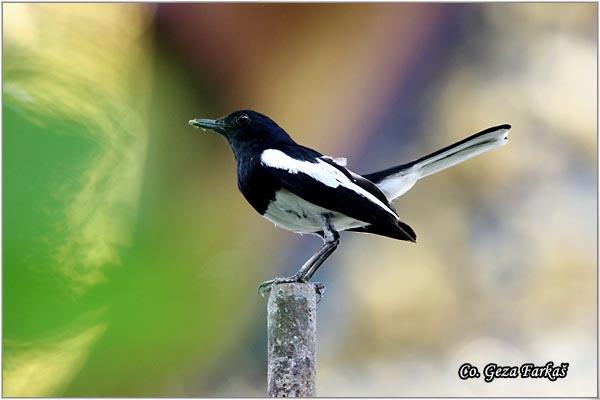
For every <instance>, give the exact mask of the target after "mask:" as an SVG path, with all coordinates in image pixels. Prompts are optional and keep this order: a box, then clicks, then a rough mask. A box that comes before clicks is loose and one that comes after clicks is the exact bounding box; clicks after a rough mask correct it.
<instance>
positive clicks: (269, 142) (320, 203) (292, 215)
mask: <svg viewBox="0 0 600 400" xmlns="http://www.w3.org/2000/svg"><path fill="white" fill-rule="evenodd" d="M189 124H190V125H192V126H194V127H198V128H203V129H211V130H213V131H215V132H217V133H219V134H221V135H223V136H224V137H225V138H226V139H227V141H228V142H229V144H230V145H231V148H232V150H233V153H234V155H235V159H236V161H237V178H238V187H239V189H240V191H241V192H242V194H243V195H244V197H245V198H246V200H247V201H248V202H249V203H250V204H251V205H252V207H254V209H255V210H256V211H258V213H259V214H261V215H262V216H263V217H265V218H267V219H268V220H270V221H271V222H273V223H274V224H275V225H277V226H279V227H281V228H284V229H287V230H289V231H292V232H296V233H312V234H315V235H318V236H320V237H321V238H322V239H323V241H324V243H323V246H322V247H321V249H320V250H319V251H317V252H316V253H315V254H314V255H313V256H312V257H311V258H309V259H308V260H307V261H306V262H305V263H304V265H302V267H301V268H300V269H299V270H298V272H297V273H296V274H294V275H293V276H290V277H286V278H275V279H272V280H270V281H266V282H264V283H263V284H261V286H260V288H259V289H260V290H261V291H264V290H265V289H269V288H270V287H271V285H272V284H273V283H283V282H308V281H309V280H310V279H311V277H312V276H313V275H314V273H315V272H316V271H317V269H318V268H319V267H320V266H321V264H322V263H323V262H324V261H325V260H326V259H327V258H328V257H329V256H330V255H331V254H332V253H333V252H334V251H335V249H336V248H337V246H338V243H339V238H340V236H339V232H341V231H354V232H363V233H373V234H376V235H381V236H387V237H390V238H393V239H398V240H405V241H409V242H416V240H417V235H416V234H415V231H414V230H413V229H412V228H411V227H410V226H408V225H407V224H405V223H404V222H402V221H400V218H399V217H398V214H397V212H396V210H395V209H394V207H393V206H392V204H391V202H392V201H393V200H395V199H396V198H398V197H400V196H401V195H402V194H404V193H406V192H407V191H408V190H409V189H410V188H412V187H413V186H414V184H415V183H416V182H417V181H418V180H419V179H421V178H424V177H426V176H429V175H431V174H434V173H436V172H439V171H441V170H443V169H445V168H448V167H451V166H453V165H456V164H458V163H460V162H463V161H465V160H467V159H469V158H471V157H474V156H476V155H478V154H481V153H484V152H486V151H488V150H492V149H495V148H497V147H500V146H502V145H504V144H505V143H506V142H507V136H508V132H509V130H510V125H506V124H505V125H499V126H495V127H492V128H488V129H486V130H484V131H481V132H479V133H476V134H474V135H472V136H470V137H468V138H466V139H464V140H461V141H459V142H457V143H454V144H452V145H450V146H447V147H444V148H443V149H440V150H438V151H436V152H434V153H431V154H429V155H426V156H424V157H421V158H419V159H417V160H415V161H412V162H409V163H406V164H401V165H398V166H395V167H391V168H388V169H385V170H383V171H379V172H374V173H371V174H366V175H359V174H357V173H355V172H352V171H350V170H349V169H348V168H346V160H345V159H343V158H333V157H329V156H325V155H323V154H321V153H319V152H318V151H316V150H313V149H310V148H308V147H305V146H302V145H300V144H298V143H296V142H295V141H294V140H293V139H292V138H291V137H290V135H288V134H287V132H286V131H285V130H284V129H283V128H281V127H280V126H279V125H277V124H276V123H275V122H274V121H273V120H272V119H270V118H269V117H267V116H265V115H263V114H260V113H258V112H255V111H251V110H241V111H235V112H233V113H231V114H229V115H228V116H226V117H224V118H221V119H216V120H213V119H192V120H190V121H189Z"/></svg>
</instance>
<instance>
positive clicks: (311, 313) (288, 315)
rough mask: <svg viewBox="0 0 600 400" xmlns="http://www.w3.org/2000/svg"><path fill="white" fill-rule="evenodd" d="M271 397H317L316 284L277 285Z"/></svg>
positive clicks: (270, 321) (272, 301) (271, 328)
mask: <svg viewBox="0 0 600 400" xmlns="http://www.w3.org/2000/svg"><path fill="white" fill-rule="evenodd" d="M267 335H268V360H267V361H268V371H267V395H268V396H269V397H315V396H316V395H317V392H316V382H315V381H316V342H317V294H316V290H315V285H314V284H312V283H283V284H277V285H273V287H272V289H271V293H270V295H269V302H268V304H267Z"/></svg>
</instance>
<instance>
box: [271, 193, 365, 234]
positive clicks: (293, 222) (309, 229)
mask: <svg viewBox="0 0 600 400" xmlns="http://www.w3.org/2000/svg"><path fill="white" fill-rule="evenodd" d="M326 214H329V215H331V216H332V217H331V219H330V223H331V224H332V225H333V227H334V228H335V229H336V230H337V231H344V230H346V229H351V228H357V227H359V226H365V225H368V224H367V223H365V222H362V221H358V220H355V219H354V218H350V217H347V216H346V215H344V214H340V213H337V212H334V211H331V210H328V209H326V208H323V207H319V206H316V205H314V204H312V203H309V202H308V201H306V200H304V199H302V198H301V197H298V196H296V195H295V194H293V193H292V192H290V191H288V190H285V189H280V190H278V191H277V193H276V194H275V200H274V201H271V203H270V204H269V207H268V208H267V211H266V212H265V213H264V215H263V216H264V217H265V218H267V219H268V220H269V221H271V222H273V223H274V224H275V225H277V226H279V227H281V228H283V229H287V230H289V231H292V232H297V233H314V232H319V231H322V230H323V226H322V223H323V215H326Z"/></svg>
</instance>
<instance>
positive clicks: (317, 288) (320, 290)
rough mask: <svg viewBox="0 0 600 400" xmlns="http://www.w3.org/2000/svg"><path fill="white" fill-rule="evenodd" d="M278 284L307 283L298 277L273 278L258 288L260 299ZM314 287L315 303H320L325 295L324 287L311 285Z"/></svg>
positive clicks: (319, 283)
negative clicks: (316, 297)
mask: <svg viewBox="0 0 600 400" xmlns="http://www.w3.org/2000/svg"><path fill="white" fill-rule="evenodd" d="M280 283H309V282H308V281H307V280H306V279H304V278H301V277H298V276H290V277H287V278H275V279H270V280H268V281H264V282H263V283H261V284H260V285H259V286H258V294H260V295H261V296H262V297H265V294H266V293H269V292H270V291H271V289H272V288H273V286H274V285H278V284H280ZM312 284H313V285H314V287H315V292H316V293H317V295H318V296H319V298H318V299H317V303H318V302H320V301H321V298H322V297H323V296H324V295H325V285H324V284H322V283H321V282H314V283H312Z"/></svg>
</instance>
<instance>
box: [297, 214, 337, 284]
mask: <svg viewBox="0 0 600 400" xmlns="http://www.w3.org/2000/svg"><path fill="white" fill-rule="evenodd" d="M323 240H325V245H324V246H323V247H324V248H325V249H326V250H325V251H323V252H322V253H321V254H320V255H319V257H318V258H317V259H316V260H315V261H314V262H313V263H312V265H311V266H310V268H309V269H308V270H307V271H306V273H305V274H304V279H305V280H306V281H307V282H308V281H310V278H312V276H313V275H314V274H315V272H317V270H318V269H319V267H320V266H321V264H323V263H324V262H325V260H327V259H328V258H329V256H331V254H333V252H334V251H335V250H336V249H337V247H338V244H339V243H340V234H339V233H338V231H336V230H335V228H334V227H333V226H331V224H330V223H329V218H327V219H326V220H325V226H324V228H323ZM324 290H325V287H324V286H323V291H324Z"/></svg>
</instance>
